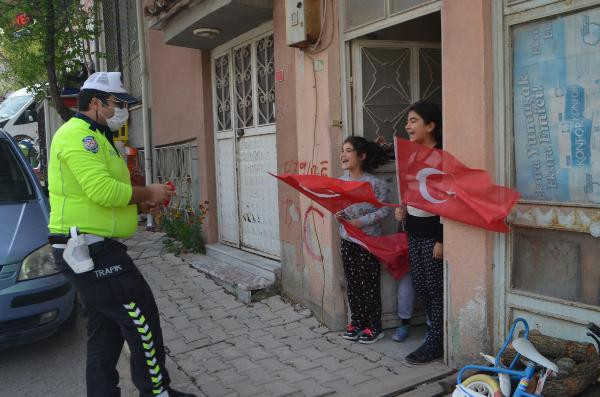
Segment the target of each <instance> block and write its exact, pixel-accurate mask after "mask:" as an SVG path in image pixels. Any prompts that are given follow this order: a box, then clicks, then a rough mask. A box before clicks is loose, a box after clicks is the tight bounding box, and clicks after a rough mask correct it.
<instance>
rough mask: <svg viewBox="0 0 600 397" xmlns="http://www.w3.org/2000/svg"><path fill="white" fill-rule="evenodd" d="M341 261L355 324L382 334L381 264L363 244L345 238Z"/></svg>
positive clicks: (351, 314)
mask: <svg viewBox="0 0 600 397" xmlns="http://www.w3.org/2000/svg"><path fill="white" fill-rule="evenodd" d="M342 262H343V264H344V274H345V276H346V290H347V292H348V305H349V306H350V318H351V319H352V325H353V326H355V327H358V328H360V329H364V328H371V329H372V330H373V331H374V332H378V331H381V281H380V274H381V269H380V264H379V261H378V260H377V258H375V257H374V256H373V254H371V253H370V252H369V251H367V250H366V249H364V248H363V247H361V246H360V245H358V244H356V243H353V242H351V241H348V240H345V239H342Z"/></svg>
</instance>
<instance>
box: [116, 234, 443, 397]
mask: <svg viewBox="0 0 600 397" xmlns="http://www.w3.org/2000/svg"><path fill="white" fill-rule="evenodd" d="M162 236H163V235H162V234H161V233H152V232H147V231H142V230H140V231H138V233H137V234H136V235H135V236H133V237H132V238H130V239H128V240H126V241H124V243H125V244H126V245H127V246H128V247H129V254H130V255H131V256H132V258H133V259H134V260H135V262H136V264H137V266H138V268H139V269H140V271H141V272H142V274H144V276H145V277H146V280H147V281H148V283H149V284H150V286H151V288H152V290H153V292H154V296H155V298H156V301H157V304H158V308H159V311H160V313H161V325H162V329H163V334H164V339H165V345H166V347H167V352H168V355H169V357H170V359H171V360H172V362H171V361H169V362H168V363H167V368H169V369H171V371H173V370H174V368H172V367H174V366H175V367H176V368H177V370H176V371H175V372H178V376H176V377H174V383H173V386H174V387H175V388H179V389H182V390H186V391H189V392H194V393H197V394H198V395H199V396H211V397H213V396H215V397H217V396H326V395H327V396H329V395H345V396H370V397H375V396H383V395H395V394H399V393H400V392H403V391H407V390H411V389H414V388H415V387H416V386H418V385H420V384H423V383H425V382H427V381H428V380H430V379H437V378H441V377H444V376H445V375H447V374H448V373H450V372H451V371H450V370H449V368H448V367H446V366H444V365H442V364H441V363H439V362H438V363H433V364H430V365H424V366H411V365H410V364H408V363H406V361H405V360H404V356H406V354H408V353H410V351H412V350H413V349H415V348H416V347H417V346H418V345H419V343H420V339H421V337H422V333H423V332H424V331H423V330H420V332H414V333H413V335H411V338H409V340H408V341H407V342H405V343H402V344H400V343H395V342H393V341H392V340H391V339H390V336H391V330H389V331H387V334H388V335H387V336H386V338H385V339H384V340H382V341H380V342H377V343H375V344H373V345H363V344H359V343H356V342H350V341H346V340H344V339H342V338H341V337H340V332H332V331H330V330H329V329H328V328H326V327H324V326H321V325H320V324H319V322H318V321H317V319H316V318H315V317H314V316H312V314H311V312H310V311H309V310H307V309H305V308H303V307H301V306H299V305H291V304H289V303H286V302H285V301H283V300H282V299H281V298H280V297H279V296H274V297H270V298H268V299H265V300H262V301H260V302H253V303H252V304H250V305H245V304H243V303H241V302H239V301H237V300H236V299H235V298H234V297H233V296H232V295H230V294H228V293H226V292H225V290H224V289H223V288H222V287H220V286H218V285H217V284H215V283H214V282H213V281H212V280H211V279H209V278H207V277H206V276H205V275H204V274H203V273H201V272H199V271H198V270H196V269H194V268H193V267H192V266H191V265H190V264H188V263H187V262H185V261H184V260H183V259H181V258H178V257H176V256H174V255H172V254H165V253H164V251H163V244H162V242H161V241H160V240H161V238H162ZM194 260H195V261H199V260H200V261H207V262H210V261H214V259H212V258H210V257H207V256H203V255H197V256H194ZM417 331H419V330H417ZM123 395H124V396H127V394H126V393H124V394H123Z"/></svg>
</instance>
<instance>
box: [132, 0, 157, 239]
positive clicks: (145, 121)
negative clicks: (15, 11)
mask: <svg viewBox="0 0 600 397" xmlns="http://www.w3.org/2000/svg"><path fill="white" fill-rule="evenodd" d="M135 8H136V11H137V33H138V43H139V47H140V70H141V78H142V130H143V134H144V174H145V175H146V186H148V185H150V184H151V183H152V150H153V149H152V142H151V136H150V118H149V112H148V102H149V99H148V65H147V63H146V35H145V29H144V5H143V0H137V1H136V7H135ZM153 225H154V220H153V219H152V215H150V214H148V218H147V223H146V227H147V228H151V227H152V226H153Z"/></svg>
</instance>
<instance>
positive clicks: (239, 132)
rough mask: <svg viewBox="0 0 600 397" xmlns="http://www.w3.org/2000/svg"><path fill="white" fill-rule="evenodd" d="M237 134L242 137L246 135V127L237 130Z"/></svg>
mask: <svg viewBox="0 0 600 397" xmlns="http://www.w3.org/2000/svg"><path fill="white" fill-rule="evenodd" d="M235 135H237V138H238V139H240V138H241V137H243V136H244V129H243V128H238V129H237V130H235Z"/></svg>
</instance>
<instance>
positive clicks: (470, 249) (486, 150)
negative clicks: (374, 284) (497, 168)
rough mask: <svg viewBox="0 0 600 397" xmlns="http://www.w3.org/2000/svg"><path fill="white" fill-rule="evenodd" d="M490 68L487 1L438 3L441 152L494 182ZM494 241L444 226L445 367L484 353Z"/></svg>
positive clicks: (468, 229) (488, 340)
mask: <svg viewBox="0 0 600 397" xmlns="http://www.w3.org/2000/svg"><path fill="white" fill-rule="evenodd" d="M492 64H493V57H492V23H491V0H464V1H460V2H456V1H454V0H444V1H443V3H442V79H443V117H444V119H443V124H444V149H445V150H447V151H449V152H450V153H452V154H453V155H454V156H456V157H457V158H459V159H461V161H462V162H464V163H465V164H467V165H468V166H469V167H473V168H482V169H485V170H487V171H489V172H490V174H491V175H494V136H493V135H494V134H493V98H492V87H493V74H492V73H493V70H492V66H493V65H492ZM466 142H468V144H465V143H466ZM493 239H494V234H493V233H491V232H486V231H485V230H483V229H479V228H475V227H470V226H466V225H463V224H460V223H457V222H453V221H449V220H446V221H445V222H444V259H445V260H444V262H445V266H446V272H447V280H448V284H447V285H448V287H447V291H446V305H447V335H448V339H447V341H448V343H447V347H448V359H449V363H450V365H452V366H456V367H458V366H460V365H462V364H465V363H467V362H470V361H472V359H473V358H474V357H476V356H477V355H478V354H479V352H482V351H483V352H489V351H491V347H492V343H491V342H492V336H493V331H492V326H493V310H494V303H493V288H494V287H493V285H492V280H493V264H492V257H493ZM465 241H468V242H469V244H468V245H467V244H465ZM498 287H500V286H498Z"/></svg>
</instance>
